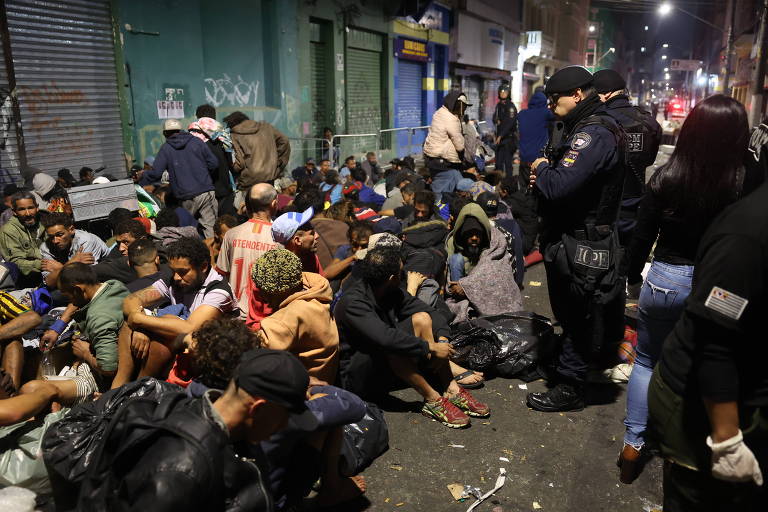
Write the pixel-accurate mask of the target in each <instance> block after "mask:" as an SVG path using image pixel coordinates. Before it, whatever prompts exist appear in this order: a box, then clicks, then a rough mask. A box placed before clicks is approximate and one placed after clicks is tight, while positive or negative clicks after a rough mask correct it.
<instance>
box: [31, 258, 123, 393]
mask: <svg viewBox="0 0 768 512" xmlns="http://www.w3.org/2000/svg"><path fill="white" fill-rule="evenodd" d="M58 280H59V282H58V287H59V290H61V293H62V294H63V295H64V297H66V299H67V301H68V302H69V304H71V305H72V306H74V307H75V308H77V310H76V311H74V312H73V310H72V309H70V308H67V310H65V311H64V313H63V314H62V316H61V318H60V319H59V320H57V321H56V322H54V323H53V324H52V325H51V327H50V329H49V330H48V331H46V333H44V334H43V337H42V338H41V340H40V343H41V344H42V345H45V348H49V347H50V346H51V345H52V344H53V343H55V342H56V339H57V338H58V335H60V334H61V333H62V332H64V330H65V329H66V328H67V324H68V323H69V320H71V319H74V320H75V322H76V323H77V328H78V330H79V331H80V334H79V335H75V336H74V337H73V338H72V353H73V354H74V356H75V357H76V358H77V359H78V360H79V361H81V362H83V363H86V364H87V365H88V366H89V367H90V369H91V370H92V371H93V373H94V374H95V375H94V376H95V377H96V381H97V384H98V385H99V389H101V390H105V389H109V386H110V384H111V382H112V377H114V375H115V373H116V372H117V360H118V355H117V338H118V333H119V332H120V328H121V327H122V325H123V313H122V306H123V301H124V300H125V298H126V297H127V296H128V290H127V289H126V287H125V285H123V283H121V282H120V281H117V280H114V279H112V280H109V281H106V282H103V283H102V282H100V281H99V279H98V278H97V277H96V273H95V272H94V271H93V268H92V267H91V266H90V265H86V264H85V263H81V262H72V263H67V264H66V265H64V266H63V267H62V269H61V271H60V272H59V277H58ZM70 313H72V315H71V317H70ZM51 331H53V332H55V333H56V335H55V336H53V335H52V333H51Z"/></svg>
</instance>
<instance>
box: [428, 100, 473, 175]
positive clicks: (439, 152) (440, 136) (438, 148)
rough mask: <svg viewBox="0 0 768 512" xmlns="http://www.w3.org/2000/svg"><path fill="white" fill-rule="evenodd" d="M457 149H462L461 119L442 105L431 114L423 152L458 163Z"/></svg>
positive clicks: (459, 160)
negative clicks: (430, 122)
mask: <svg viewBox="0 0 768 512" xmlns="http://www.w3.org/2000/svg"><path fill="white" fill-rule="evenodd" d="M459 151H464V135H463V134H462V132H461V121H459V118H458V117H456V116H455V115H454V114H453V112H451V111H450V110H448V108H447V107H445V106H442V107H440V108H439V109H438V110H437V112H435V114H434V115H433V116H432V124H431V125H430V126H429V134H428V135H427V140H425V141H424V154H425V155H426V156H431V157H433V158H444V159H445V160H448V161H449V162H454V163H460V162H461V159H460V158H459Z"/></svg>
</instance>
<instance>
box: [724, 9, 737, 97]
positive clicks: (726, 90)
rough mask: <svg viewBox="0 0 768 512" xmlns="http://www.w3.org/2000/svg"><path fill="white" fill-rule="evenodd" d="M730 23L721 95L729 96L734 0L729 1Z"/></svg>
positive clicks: (734, 13) (734, 15)
mask: <svg viewBox="0 0 768 512" xmlns="http://www.w3.org/2000/svg"><path fill="white" fill-rule="evenodd" d="M729 5H730V8H731V9H730V11H731V12H730V21H729V23H728V44H727V46H726V50H725V80H724V81H723V94H726V95H728V96H730V95H731V80H730V79H731V61H732V60H733V22H734V18H736V0H729Z"/></svg>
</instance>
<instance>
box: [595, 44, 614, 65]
mask: <svg viewBox="0 0 768 512" xmlns="http://www.w3.org/2000/svg"><path fill="white" fill-rule="evenodd" d="M615 51H616V48H614V47H613V46H611V47H610V48H608V49H607V50H606V51H605V53H604V54H602V55H601V56H600V58H599V59H597V61H596V62H595V67H597V66H598V64H600V61H601V60H603V58H604V57H605V56H606V55H608V54H609V53H613V52H615Z"/></svg>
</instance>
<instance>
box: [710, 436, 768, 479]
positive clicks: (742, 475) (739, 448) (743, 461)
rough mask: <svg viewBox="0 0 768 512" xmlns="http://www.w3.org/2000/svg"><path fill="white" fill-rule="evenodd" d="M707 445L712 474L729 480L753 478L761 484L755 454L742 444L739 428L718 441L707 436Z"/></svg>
mask: <svg viewBox="0 0 768 512" xmlns="http://www.w3.org/2000/svg"><path fill="white" fill-rule="evenodd" d="M707 446H709V447H710V448H711V449H712V476H714V477H715V478H717V479H718V480H726V481H729V482H749V481H750V480H754V482H755V483H756V484H757V485H763V474H762V473H761V472H760V465H759V464H758V463H757V459H756V458H755V454H754V453H752V450H750V449H749V447H747V445H746V444H744V436H742V434H741V430H739V433H738V434H737V435H735V436H733V437H732V438H730V439H726V440H725V441H722V442H720V443H715V442H713V441H712V437H711V436H707Z"/></svg>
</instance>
